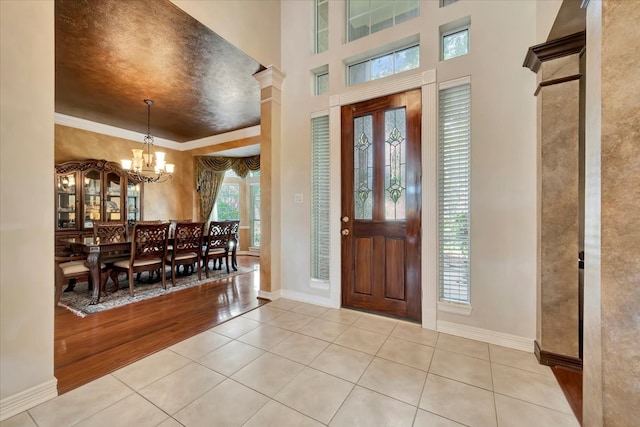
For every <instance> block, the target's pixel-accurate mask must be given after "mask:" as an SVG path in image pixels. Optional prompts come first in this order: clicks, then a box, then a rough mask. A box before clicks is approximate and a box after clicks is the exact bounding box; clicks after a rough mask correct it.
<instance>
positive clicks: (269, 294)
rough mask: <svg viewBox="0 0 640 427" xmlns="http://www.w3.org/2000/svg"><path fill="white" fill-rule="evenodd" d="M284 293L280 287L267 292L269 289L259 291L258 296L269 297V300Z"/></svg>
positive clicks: (275, 298)
mask: <svg viewBox="0 0 640 427" xmlns="http://www.w3.org/2000/svg"><path fill="white" fill-rule="evenodd" d="M281 294H282V290H281V289H278V290H277V291H273V292H267V291H262V290H259V291H258V298H262V299H268V300H269V301H273V300H277V299H278V298H280V296H281Z"/></svg>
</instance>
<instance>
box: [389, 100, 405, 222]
mask: <svg viewBox="0 0 640 427" xmlns="http://www.w3.org/2000/svg"><path fill="white" fill-rule="evenodd" d="M406 134H407V132H406V112H405V109H404V108H398V109H397V110H389V111H385V113H384V142H385V145H384V147H385V166H384V211H385V219H405V218H406V214H405V205H406V196H407V194H406V188H407V173H406V165H407V158H406V147H407V142H406Z"/></svg>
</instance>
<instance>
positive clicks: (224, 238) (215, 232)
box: [202, 221, 232, 277]
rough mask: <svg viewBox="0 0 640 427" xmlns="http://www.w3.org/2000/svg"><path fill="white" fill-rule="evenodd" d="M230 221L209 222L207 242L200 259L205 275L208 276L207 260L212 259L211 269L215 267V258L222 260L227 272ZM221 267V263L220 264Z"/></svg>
mask: <svg viewBox="0 0 640 427" xmlns="http://www.w3.org/2000/svg"><path fill="white" fill-rule="evenodd" d="M231 228H232V226H231V223H230V222H228V221H211V223H210V224H209V232H208V233H207V242H206V244H205V245H204V250H203V253H202V261H203V265H202V267H203V268H204V272H205V275H206V277H209V261H211V260H213V269H214V270H215V269H216V263H215V262H216V260H218V259H220V260H224V263H225V266H226V267H227V273H229V262H228V260H227V255H228V254H229V236H230V235H231ZM220 269H222V265H221V266H220Z"/></svg>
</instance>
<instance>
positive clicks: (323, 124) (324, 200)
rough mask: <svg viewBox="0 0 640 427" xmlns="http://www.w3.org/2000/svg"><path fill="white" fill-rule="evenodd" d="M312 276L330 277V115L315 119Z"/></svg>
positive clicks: (312, 140) (313, 138)
mask: <svg viewBox="0 0 640 427" xmlns="http://www.w3.org/2000/svg"><path fill="white" fill-rule="evenodd" d="M311 278H313V279H318V280H329V116H321V117H316V118H313V119H311Z"/></svg>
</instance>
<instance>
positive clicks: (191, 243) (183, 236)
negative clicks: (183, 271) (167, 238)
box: [173, 222, 204, 255]
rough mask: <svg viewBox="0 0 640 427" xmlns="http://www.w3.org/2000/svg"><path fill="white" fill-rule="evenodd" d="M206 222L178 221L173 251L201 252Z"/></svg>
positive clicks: (177, 252) (178, 252) (179, 252)
mask: <svg viewBox="0 0 640 427" xmlns="http://www.w3.org/2000/svg"><path fill="white" fill-rule="evenodd" d="M203 234H204V222H176V225H175V231H174V236H173V253H174V254H176V255H178V254H181V253H188V252H196V253H198V252H200V248H201V247H202V237H203Z"/></svg>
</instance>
